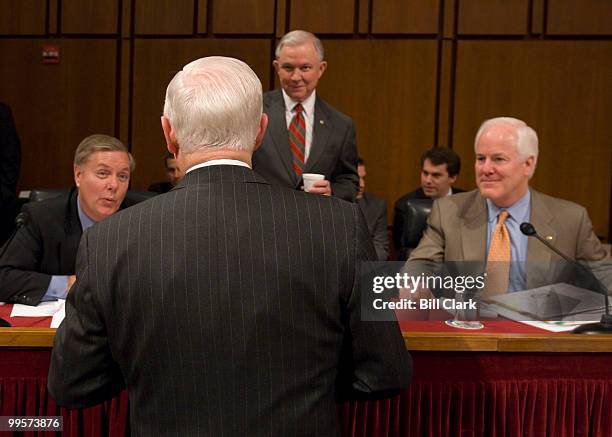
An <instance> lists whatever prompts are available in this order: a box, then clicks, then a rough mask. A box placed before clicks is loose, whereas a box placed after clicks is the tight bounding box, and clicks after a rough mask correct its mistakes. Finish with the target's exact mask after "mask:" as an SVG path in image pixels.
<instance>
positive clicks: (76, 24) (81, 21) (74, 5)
mask: <svg viewBox="0 0 612 437" xmlns="http://www.w3.org/2000/svg"><path fill="white" fill-rule="evenodd" d="M61 9H62V24H61V32H62V33H95V34H104V33H117V32H118V31H119V29H118V28H117V23H118V19H117V17H118V14H119V7H118V0H62V2H61Z"/></svg>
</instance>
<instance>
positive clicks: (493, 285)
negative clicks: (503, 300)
mask: <svg viewBox="0 0 612 437" xmlns="http://www.w3.org/2000/svg"><path fill="white" fill-rule="evenodd" d="M507 218H508V211H501V212H500V213H499V215H498V216H497V225H495V229H494V230H493V235H492V236H491V244H490V245H489V255H488V256H487V270H486V272H487V281H486V285H485V291H484V295H483V297H488V296H493V295H496V294H503V293H507V292H508V284H509V282H510V260H511V252H510V233H509V232H508V228H507V227H506V223H505V221H506V219H507Z"/></svg>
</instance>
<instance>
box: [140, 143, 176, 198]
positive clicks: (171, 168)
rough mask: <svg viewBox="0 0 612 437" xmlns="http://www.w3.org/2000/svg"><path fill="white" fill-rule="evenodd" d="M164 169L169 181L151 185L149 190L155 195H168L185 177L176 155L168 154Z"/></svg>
mask: <svg viewBox="0 0 612 437" xmlns="http://www.w3.org/2000/svg"><path fill="white" fill-rule="evenodd" d="M164 169H165V170H166V177H167V178H168V180H167V181H164V182H155V183H154V184H151V185H149V188H148V190H149V191H152V192H154V193H159V194H163V193H167V192H168V191H170V190H171V189H172V188H174V187H175V186H176V184H178V181H180V180H181V178H182V177H183V173H181V169H180V168H179V166H178V164H177V162H176V159H175V158H174V155H173V154H171V153H170V152H167V153H166V156H165V157H164Z"/></svg>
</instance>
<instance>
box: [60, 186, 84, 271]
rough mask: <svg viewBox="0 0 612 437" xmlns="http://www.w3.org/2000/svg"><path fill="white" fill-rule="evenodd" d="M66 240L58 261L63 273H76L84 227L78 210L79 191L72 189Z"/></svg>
mask: <svg viewBox="0 0 612 437" xmlns="http://www.w3.org/2000/svg"><path fill="white" fill-rule="evenodd" d="M64 232H65V238H64V239H63V240H62V242H61V243H60V245H59V250H58V254H57V256H58V260H59V263H60V271H61V272H74V270H75V259H76V253H77V252H78V249H79V243H80V241H81V234H82V233H83V231H82V226H81V221H80V220H79V213H78V208H77V191H76V189H75V188H72V190H71V193H70V197H69V199H68V202H67V204H66V209H65V214H64Z"/></svg>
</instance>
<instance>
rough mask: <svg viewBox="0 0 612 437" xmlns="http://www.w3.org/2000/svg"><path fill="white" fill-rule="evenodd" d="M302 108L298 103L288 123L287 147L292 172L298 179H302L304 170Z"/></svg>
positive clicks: (304, 137) (304, 124)
mask: <svg viewBox="0 0 612 437" xmlns="http://www.w3.org/2000/svg"><path fill="white" fill-rule="evenodd" d="M303 110H304V108H303V107H302V105H301V104H300V103H298V104H297V105H295V106H294V107H293V111H294V112H295V115H294V116H293V118H292V119H291V123H289V147H290V148H291V155H293V171H295V174H296V175H297V177H298V179H299V178H301V177H302V169H303V168H304V150H306V122H305V120H304V116H303V115H302V111H303Z"/></svg>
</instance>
